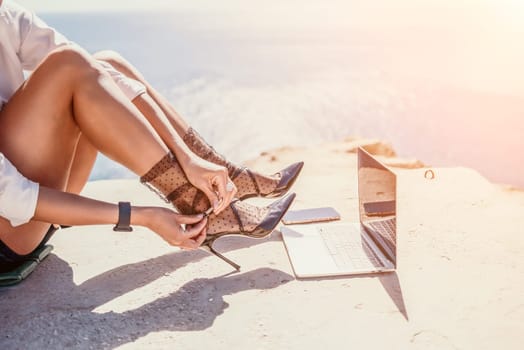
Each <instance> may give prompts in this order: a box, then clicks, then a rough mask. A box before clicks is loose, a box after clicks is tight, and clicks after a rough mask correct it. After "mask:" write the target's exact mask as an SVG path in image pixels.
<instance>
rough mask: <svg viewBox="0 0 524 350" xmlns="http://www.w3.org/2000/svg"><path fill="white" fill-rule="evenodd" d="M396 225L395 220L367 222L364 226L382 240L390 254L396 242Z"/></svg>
mask: <svg viewBox="0 0 524 350" xmlns="http://www.w3.org/2000/svg"><path fill="white" fill-rule="evenodd" d="M396 224H397V222H396V218H391V219H385V220H376V221H368V222H366V223H365V225H368V226H369V227H370V228H371V229H372V230H373V231H375V232H376V233H378V234H379V235H381V236H382V237H383V238H384V241H385V243H386V244H387V245H388V247H389V249H391V251H392V252H394V251H395V247H396V242H397V234H396V233H397V232H396V228H395V227H396Z"/></svg>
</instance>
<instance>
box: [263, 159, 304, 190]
mask: <svg viewBox="0 0 524 350" xmlns="http://www.w3.org/2000/svg"><path fill="white" fill-rule="evenodd" d="M303 167H304V162H298V163H294V164H291V165H290V166H288V167H287V168H285V169H283V170H281V171H279V172H278V173H280V182H279V183H278V185H277V187H276V188H275V189H274V190H273V192H271V193H268V194H267V195H265V196H264V197H265V198H275V197H280V196H282V195H283V194H285V193H286V192H287V191H289V189H290V188H291V186H293V184H294V183H295V181H296V180H297V178H298V175H299V174H300V172H301V171H302V168H303Z"/></svg>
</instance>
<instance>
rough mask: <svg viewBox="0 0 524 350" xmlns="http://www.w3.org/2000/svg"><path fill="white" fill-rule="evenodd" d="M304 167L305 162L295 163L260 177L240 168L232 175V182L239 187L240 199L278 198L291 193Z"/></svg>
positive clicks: (238, 194)
mask: <svg viewBox="0 0 524 350" xmlns="http://www.w3.org/2000/svg"><path fill="white" fill-rule="evenodd" d="M303 166H304V162H298V163H294V164H291V165H289V166H288V167H286V168H284V169H282V170H280V171H279V172H277V173H275V174H273V175H269V176H263V175H260V174H258V173H255V172H253V171H251V170H250V169H248V168H240V169H238V170H237V171H235V172H234V173H233V174H231V180H232V181H233V182H234V183H235V185H236V187H237V190H238V192H237V196H238V198H240V199H247V198H251V197H264V198H276V197H280V196H282V195H284V194H285V193H286V192H287V191H289V189H290V188H291V186H293V184H294V183H295V181H296V180H297V178H298V175H299V174H300V171H301V170H302V167H303Z"/></svg>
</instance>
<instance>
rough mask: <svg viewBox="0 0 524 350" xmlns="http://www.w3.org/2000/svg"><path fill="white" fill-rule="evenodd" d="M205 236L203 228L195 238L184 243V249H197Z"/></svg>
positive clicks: (205, 231) (205, 229)
mask: <svg viewBox="0 0 524 350" xmlns="http://www.w3.org/2000/svg"><path fill="white" fill-rule="evenodd" d="M206 234H207V228H205V227H204V229H203V230H202V231H201V232H200V233H199V234H198V235H197V236H195V237H193V238H191V239H188V240H187V241H185V242H184V248H185V249H197V248H198V247H200V245H202V243H203V242H204V240H205V239H206Z"/></svg>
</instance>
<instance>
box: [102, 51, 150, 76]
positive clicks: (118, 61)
mask: <svg viewBox="0 0 524 350" xmlns="http://www.w3.org/2000/svg"><path fill="white" fill-rule="evenodd" d="M93 57H94V58H95V59H97V60H100V61H104V62H107V63H109V64H110V65H111V66H113V68H115V69H116V70H118V71H119V72H120V73H122V74H124V75H125V76H127V77H129V78H132V79H135V80H138V81H143V78H142V76H141V74H140V73H139V72H138V70H137V69H136V68H135V67H134V66H133V65H132V64H131V63H130V62H129V61H128V60H126V59H125V58H124V57H123V56H122V55H120V54H119V53H118V52H116V51H113V50H103V51H98V52H96V53H95V54H94V55H93Z"/></svg>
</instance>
